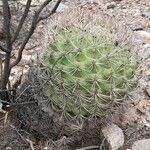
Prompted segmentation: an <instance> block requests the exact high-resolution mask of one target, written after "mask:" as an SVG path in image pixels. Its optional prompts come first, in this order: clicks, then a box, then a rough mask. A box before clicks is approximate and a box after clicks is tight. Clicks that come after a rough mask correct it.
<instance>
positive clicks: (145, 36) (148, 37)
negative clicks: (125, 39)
mask: <svg viewBox="0 0 150 150" xmlns="http://www.w3.org/2000/svg"><path fill="white" fill-rule="evenodd" d="M136 33H137V35H138V36H139V37H141V38H143V39H146V40H150V32H147V31H137V32H136Z"/></svg>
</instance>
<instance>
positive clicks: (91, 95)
mask: <svg viewBox="0 0 150 150" xmlns="http://www.w3.org/2000/svg"><path fill="white" fill-rule="evenodd" d="M50 46H51V50H52V51H51V54H50V55H48V54H45V55H44V57H43V64H44V66H45V67H46V68H47V71H48V72H49V74H50V76H51V83H52V84H47V85H46V86H45V88H44V90H43V91H44V94H45V95H46V96H50V97H51V100H52V102H53V103H54V104H55V105H57V106H59V107H60V108H61V109H63V110H66V111H68V112H71V113H73V114H74V115H82V116H89V115H93V116H101V115H103V114H104V113H105V112H106V111H107V110H109V108H110V106H111V104H112V103H113V102H116V101H119V100H121V99H122V98H123V97H124V96H125V95H126V93H127V92H129V91H130V90H131V89H132V88H133V87H135V86H136V83H137V81H136V80H135V72H136V70H137V67H138V61H137V58H136V57H135V56H131V54H130V52H129V51H128V50H124V49H120V48H118V47H115V46H114V45H113V44H108V43H107V42H105V41H104V39H100V38H97V37H94V36H92V35H91V34H89V33H86V32H85V31H82V30H81V29H78V28H71V29H69V30H61V31H60V32H59V33H58V35H57V36H56V37H55V40H54V42H53V43H52V44H51V45H50Z"/></svg>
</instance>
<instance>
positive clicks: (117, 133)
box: [102, 124, 124, 150]
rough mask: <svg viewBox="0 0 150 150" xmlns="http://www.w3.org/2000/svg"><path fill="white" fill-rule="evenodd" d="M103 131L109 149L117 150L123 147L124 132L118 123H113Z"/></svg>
mask: <svg viewBox="0 0 150 150" xmlns="http://www.w3.org/2000/svg"><path fill="white" fill-rule="evenodd" d="M102 133H103V135H104V137H105V138H106V140H107V142H108V144H109V149H110V150H117V149H118V148H120V147H122V146H123V144H124V134H123V131H122V129H121V128H119V127H118V126H117V125H116V124H111V125H108V126H106V127H104V128H103V129H102Z"/></svg>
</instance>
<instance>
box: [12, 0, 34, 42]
mask: <svg viewBox="0 0 150 150" xmlns="http://www.w3.org/2000/svg"><path fill="white" fill-rule="evenodd" d="M31 2H32V0H28V1H27V4H26V8H25V10H24V13H23V15H22V17H21V20H20V22H19V25H18V28H17V30H16V32H15V34H14V37H13V39H12V43H14V42H15V40H16V39H17V37H18V35H19V33H20V30H21V29H22V26H23V24H24V22H25V20H26V18H27V16H28V13H29V9H30V6H31Z"/></svg>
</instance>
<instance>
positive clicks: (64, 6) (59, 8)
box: [57, 3, 69, 12]
mask: <svg viewBox="0 0 150 150" xmlns="http://www.w3.org/2000/svg"><path fill="white" fill-rule="evenodd" d="M68 8H69V7H68V6H67V5H65V4H62V3H60V4H59V6H58V8H57V12H63V11H65V10H67V9H68Z"/></svg>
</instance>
